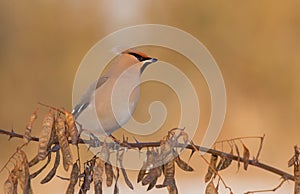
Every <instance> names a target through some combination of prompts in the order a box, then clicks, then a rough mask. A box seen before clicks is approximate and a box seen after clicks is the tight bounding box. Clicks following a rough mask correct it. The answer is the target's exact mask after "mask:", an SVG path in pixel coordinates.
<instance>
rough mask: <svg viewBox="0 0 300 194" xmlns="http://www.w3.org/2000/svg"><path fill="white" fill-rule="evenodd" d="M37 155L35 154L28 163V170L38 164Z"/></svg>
mask: <svg viewBox="0 0 300 194" xmlns="http://www.w3.org/2000/svg"><path fill="white" fill-rule="evenodd" d="M39 161H40V160H39V155H38V154H37V155H36V156H35V157H34V158H32V160H30V162H29V163H28V166H29V168H30V167H32V166H34V165H36V164H37V163H39Z"/></svg>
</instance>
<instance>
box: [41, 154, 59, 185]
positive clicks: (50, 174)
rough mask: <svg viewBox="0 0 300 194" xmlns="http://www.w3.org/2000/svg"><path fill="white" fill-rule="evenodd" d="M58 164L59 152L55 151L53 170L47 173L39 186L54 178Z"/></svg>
mask: <svg viewBox="0 0 300 194" xmlns="http://www.w3.org/2000/svg"><path fill="white" fill-rule="evenodd" d="M59 162H60V153H59V150H57V151H56V156H55V161H54V165H53V168H52V169H51V170H50V171H49V173H48V174H47V175H46V177H45V178H44V179H43V180H41V184H45V183H47V182H49V181H50V180H51V179H52V178H53V177H54V175H55V174H56V170H57V168H58V166H59Z"/></svg>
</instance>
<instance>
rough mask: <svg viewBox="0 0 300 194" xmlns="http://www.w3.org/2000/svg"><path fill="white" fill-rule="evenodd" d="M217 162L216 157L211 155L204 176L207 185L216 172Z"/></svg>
mask: <svg viewBox="0 0 300 194" xmlns="http://www.w3.org/2000/svg"><path fill="white" fill-rule="evenodd" d="M217 161H218V155H214V154H212V155H211V158H210V163H209V167H208V170H207V173H206V175H205V182H206V183H207V182H208V181H209V180H210V179H211V177H212V176H213V175H214V173H215V171H216V165H217Z"/></svg>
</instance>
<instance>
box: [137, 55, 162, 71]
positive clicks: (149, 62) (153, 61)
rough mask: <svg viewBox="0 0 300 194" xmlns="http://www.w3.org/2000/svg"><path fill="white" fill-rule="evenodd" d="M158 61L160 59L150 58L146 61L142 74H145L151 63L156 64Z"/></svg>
mask: <svg viewBox="0 0 300 194" xmlns="http://www.w3.org/2000/svg"><path fill="white" fill-rule="evenodd" d="M156 61H158V59H156V58H150V59H148V60H146V61H144V64H143V66H142V67H141V71H140V72H141V74H142V73H143V72H144V70H145V69H146V67H148V65H150V64H151V63H155V62H156Z"/></svg>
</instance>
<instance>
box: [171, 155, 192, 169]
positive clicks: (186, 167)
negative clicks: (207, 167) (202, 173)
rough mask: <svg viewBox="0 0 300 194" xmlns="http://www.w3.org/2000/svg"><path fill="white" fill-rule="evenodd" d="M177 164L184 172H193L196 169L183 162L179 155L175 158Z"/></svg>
mask: <svg viewBox="0 0 300 194" xmlns="http://www.w3.org/2000/svg"><path fill="white" fill-rule="evenodd" d="M175 162H176V164H177V165H178V166H179V168H181V169H182V170H184V171H193V170H194V169H193V168H192V167H191V166H190V165H188V164H187V163H186V162H185V161H183V160H181V158H180V157H179V155H178V156H177V157H176V158H175Z"/></svg>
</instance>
